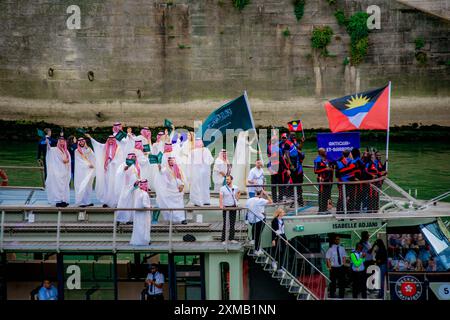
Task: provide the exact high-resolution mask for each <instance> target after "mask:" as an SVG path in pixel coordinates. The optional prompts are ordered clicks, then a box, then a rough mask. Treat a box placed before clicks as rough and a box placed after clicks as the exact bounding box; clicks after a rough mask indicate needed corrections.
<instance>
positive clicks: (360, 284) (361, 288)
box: [352, 270, 367, 299]
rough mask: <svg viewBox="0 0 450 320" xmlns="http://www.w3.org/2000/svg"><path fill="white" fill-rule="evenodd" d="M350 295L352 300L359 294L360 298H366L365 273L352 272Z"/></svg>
mask: <svg viewBox="0 0 450 320" xmlns="http://www.w3.org/2000/svg"><path fill="white" fill-rule="evenodd" d="M352 281H353V284H352V295H353V298H354V299H356V298H358V295H359V294H361V298H363V299H366V298H367V286H366V281H367V277H366V272H365V270H364V271H352Z"/></svg>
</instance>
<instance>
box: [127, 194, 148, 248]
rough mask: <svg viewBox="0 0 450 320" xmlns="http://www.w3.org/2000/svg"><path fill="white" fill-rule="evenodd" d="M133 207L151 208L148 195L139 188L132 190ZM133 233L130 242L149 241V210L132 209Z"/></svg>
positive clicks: (137, 244)
mask: <svg viewBox="0 0 450 320" xmlns="http://www.w3.org/2000/svg"><path fill="white" fill-rule="evenodd" d="M133 193H134V195H133V198H134V203H133V208H136V209H141V208H151V203H150V197H149V195H148V193H147V192H145V191H144V190H141V189H136V190H134V191H133ZM133 216H134V218H133V233H132V234H131V240H130V244H131V245H134V246H144V245H148V244H149V242H150V228H151V223H152V217H151V211H134V215H133Z"/></svg>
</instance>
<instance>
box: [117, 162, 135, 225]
mask: <svg viewBox="0 0 450 320" xmlns="http://www.w3.org/2000/svg"><path fill="white" fill-rule="evenodd" d="M125 166H126V163H122V164H121V165H120V166H119V167H118V168H117V173H116V181H115V182H116V190H115V193H116V194H119V199H118V202H117V208H132V207H133V204H134V199H133V195H134V192H133V190H134V183H135V182H136V181H137V180H139V179H140V176H139V173H138V170H137V169H136V167H135V166H134V165H132V166H130V167H129V168H128V170H125ZM117 221H118V222H122V223H126V222H131V221H133V211H128V210H119V211H117Z"/></svg>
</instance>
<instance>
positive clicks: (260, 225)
mask: <svg viewBox="0 0 450 320" xmlns="http://www.w3.org/2000/svg"><path fill="white" fill-rule="evenodd" d="M264 221H266V219H264ZM251 225H252V240H255V251H258V250H259V247H260V244H261V233H262V232H263V230H264V227H265V225H264V222H263V221H258V222H256V223H251Z"/></svg>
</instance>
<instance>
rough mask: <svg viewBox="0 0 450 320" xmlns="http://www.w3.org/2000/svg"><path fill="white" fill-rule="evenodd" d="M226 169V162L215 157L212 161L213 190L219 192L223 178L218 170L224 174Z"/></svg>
mask: <svg viewBox="0 0 450 320" xmlns="http://www.w3.org/2000/svg"><path fill="white" fill-rule="evenodd" d="M227 170H228V165H227V162H225V161H224V160H223V159H221V158H220V157H219V158H217V159H216V161H215V162H214V167H213V173H212V178H213V182H214V191H216V192H219V191H220V188H221V187H222V186H223V182H224V180H225V177H224V176H222V175H221V174H220V173H219V172H224V173H225V174H226V173H227Z"/></svg>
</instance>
